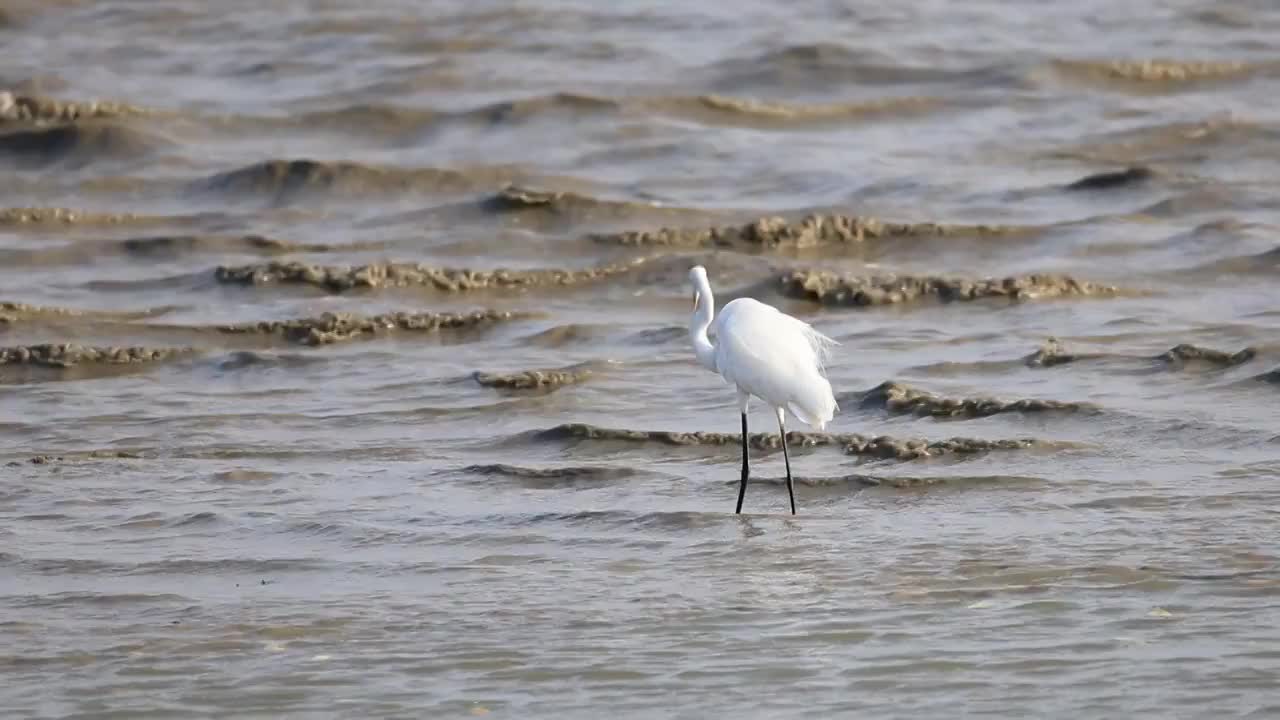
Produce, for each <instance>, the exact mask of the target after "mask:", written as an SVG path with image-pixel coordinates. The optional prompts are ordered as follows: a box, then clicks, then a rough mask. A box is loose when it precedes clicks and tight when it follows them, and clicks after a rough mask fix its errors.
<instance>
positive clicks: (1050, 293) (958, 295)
mask: <svg viewBox="0 0 1280 720" xmlns="http://www.w3.org/2000/svg"><path fill="white" fill-rule="evenodd" d="M777 285H778V289H779V291H780V292H781V293H782V294H783V295H784V296H786V297H791V298H797V299H801V300H811V301H814V302H818V303H821V304H823V305H835V306H870V305H893V304H898V303H907V302H914V301H917V300H920V299H925V298H933V299H937V300H940V301H942V302H961V301H972V300H981V299H984V298H1008V299H1010V300H1032V299H1037V298H1053V297H1071V296H1115V295H1118V294H1120V292H1121V291H1120V289H1119V288H1116V287H1114V286H1111V285H1101V284H1098V283H1092V282H1087V281H1084V280H1077V279H1076V278H1073V277H1071V276H1069V275H1058V274H1033V275H1018V276H1011V277H1005V278H987V279H983V280H970V279H965V278H952V277H942V276H934V275H849V274H843V275H841V274H837V273H832V272H827V271H823V270H793V271H790V272H787V273H784V274H783V275H781V276H780V277H779V278H778V279H777Z"/></svg>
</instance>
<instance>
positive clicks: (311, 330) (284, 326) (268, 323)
mask: <svg viewBox="0 0 1280 720" xmlns="http://www.w3.org/2000/svg"><path fill="white" fill-rule="evenodd" d="M522 317H528V315H526V314H523V313H516V312H509V311H498V310H476V311H474V312H469V313H433V312H421V313H410V312H396V313H385V314H382V315H357V314H354V313H324V314H323V315H320V316H319V317H314V318H299V319H294V320H264V321H261V322H254V323H240V324H231V325H218V326H216V328H215V329H216V330H217V331H218V332H221V333H225V334H228V335H275V336H279V337H282V338H284V339H285V340H288V341H289V342H294V343H298V344H301V345H331V344H333V343H338V342H346V341H349V340H356V339H359V338H368V337H374V336H377V335H381V334H384V333H388V332H392V331H402V332H419V333H432V332H439V331H441V330H468V329H476V328H482V327H488V326H491V325H494V324H496V323H499V322H503V321H507V320H515V319H518V318H522Z"/></svg>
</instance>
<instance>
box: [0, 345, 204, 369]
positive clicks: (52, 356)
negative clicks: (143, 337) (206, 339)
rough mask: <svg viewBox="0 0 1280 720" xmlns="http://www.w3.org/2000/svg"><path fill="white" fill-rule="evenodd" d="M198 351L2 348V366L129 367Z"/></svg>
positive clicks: (66, 347) (142, 348)
mask: <svg viewBox="0 0 1280 720" xmlns="http://www.w3.org/2000/svg"><path fill="white" fill-rule="evenodd" d="M195 353H196V350H195V349H194V348H156V347H95V346H87V345H74V344H71V343H62V344H50V343H46V344H42V345H21V346H17V347H5V348H0V365H36V366H41V367H49V368H69V367H74V366H78V365H129V364H134V363H150V362H159V361H161V360H170V359H173V358H176V357H183V356H188V355H193V354H195Z"/></svg>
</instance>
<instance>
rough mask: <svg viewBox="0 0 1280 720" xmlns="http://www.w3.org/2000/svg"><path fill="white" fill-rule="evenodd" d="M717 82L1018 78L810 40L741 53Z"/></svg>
mask: <svg viewBox="0 0 1280 720" xmlns="http://www.w3.org/2000/svg"><path fill="white" fill-rule="evenodd" d="M710 72H711V73H712V76H713V82H714V85H715V86H716V87H721V88H728V89H731V90H737V89H741V88H761V87H764V88H779V89H784V90H792V91H794V90H795V89H796V88H812V89H814V90H820V91H824V92H831V89H832V88H838V87H842V86H849V85H857V86H867V85H890V86H894V87H900V86H902V85H907V84H928V83H939V84H946V85H951V86H955V85H958V84H960V83H962V82H965V81H969V82H971V83H974V84H980V85H982V86H984V87H991V86H992V85H994V84H1001V85H1007V84H1009V83H1011V82H1018V78H1017V77H1016V76H1015V75H1013V74H1011V73H1009V72H1008V71H1007V70H1005V69H1004V68H994V67H979V68H973V69H962V70H952V69H944V68H939V67H936V66H916V67H913V66H906V65H901V64H897V63H894V62H893V61H892V60H889V59H887V58H884V57H879V56H874V55H872V54H870V53H868V52H865V51H858V50H854V49H852V48H850V47H849V46H846V45H842V44H837V43H806V44H800V45H790V46H787V47H784V48H779V49H776V50H768V51H766V52H764V53H761V54H757V55H755V56H752V57H737V58H730V59H728V60H725V61H722V62H719V63H717V64H715V65H713V66H712V67H711V68H710Z"/></svg>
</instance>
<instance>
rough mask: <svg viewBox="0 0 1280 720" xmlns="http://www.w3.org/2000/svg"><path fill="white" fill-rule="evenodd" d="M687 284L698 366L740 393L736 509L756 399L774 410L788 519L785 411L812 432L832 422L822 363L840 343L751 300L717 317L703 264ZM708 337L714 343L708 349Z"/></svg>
mask: <svg viewBox="0 0 1280 720" xmlns="http://www.w3.org/2000/svg"><path fill="white" fill-rule="evenodd" d="M689 282H690V283H692V284H693V291H694V309H693V318H692V320H691V321H690V323H689V339H690V340H691V341H692V343H693V349H694V354H695V355H696V356H697V358H698V362H700V363H701V364H702V365H703V366H704V367H706V368H707V369H708V370H711V371H712V372H716V373H719V374H720V376H721V377H723V378H724V379H725V380H726V381H727V382H729V383H731V384H733V385H734V386H736V387H737V389H738V404H739V406H740V410H741V413H742V483H741V485H740V487H739V492H738V511H739V512H741V510H742V497H743V494H744V493H745V490H746V481H747V475H748V469H747V468H748V464H747V430H746V427H747V404H748V402H749V399H750V398H751V397H752V396H754V397H756V398H759V399H760V400H763V401H764V402H765V403H767V404H768V405H769V406H770V407H772V408H774V410H775V412H776V413H777V415H778V430H779V432H781V433H782V449H783V455H784V458H785V459H786V463H787V490H788V493H789V494H791V512H792V514H794V513H795V497H794V493H793V492H792V483H791V459H790V457H789V456H788V455H787V447H786V422H785V413H786V412H790V413H791V414H792V415H794V416H795V417H796V418H797V419H798V420H800V421H801V422H803V423H805V424H806V425H809V426H810V427H813V428H816V429H818V430H822V429H824V428H825V427H826V425H827V423H828V422H830V421H831V418H832V417H833V416H834V415H835V411H836V410H837V409H838V407H837V405H836V399H835V395H834V394H833V393H832V392H831V383H830V382H829V381H828V380H827V378H826V377H825V374H824V372H825V371H824V365H825V362H826V359H827V356H828V353H829V351H830V349H831V347H832V346H834V345H837V344H838V343H836V341H834V340H832V339H831V338H829V337H827V336H825V335H823V334H822V333H820V332H818V331H817V330H814V329H813V328H812V327H811V326H810V325H809V324H808V323H806V322H804V321H801V320H797V319H796V318H793V317H791V316H790V315H786V314H784V313H782V312H781V311H779V310H778V309H777V308H775V307H773V306H771V305H766V304H764V303H762V302H760V301H758V300H753V299H751V298H739V299H737V300H734V301H732V302H730V303H729V304H728V305H725V307H724V309H723V310H722V311H721V312H720V315H719V316H715V299H714V296H713V295H712V293H711V284H710V283H709V282H708V281H707V271H706V270H705V269H704V268H703V267H702V266H698V267H695V268H693V269H692V270H690V271H689ZM709 335H711V336H714V337H715V342H714V344H713V343H712V341H711V338H710V337H709Z"/></svg>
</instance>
